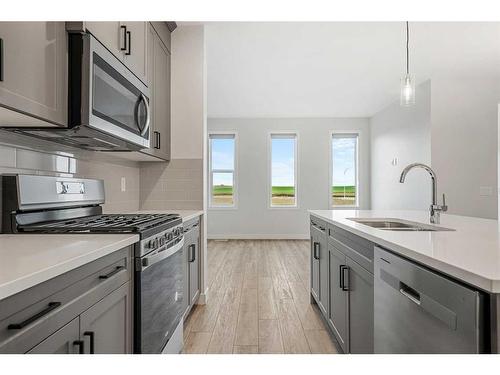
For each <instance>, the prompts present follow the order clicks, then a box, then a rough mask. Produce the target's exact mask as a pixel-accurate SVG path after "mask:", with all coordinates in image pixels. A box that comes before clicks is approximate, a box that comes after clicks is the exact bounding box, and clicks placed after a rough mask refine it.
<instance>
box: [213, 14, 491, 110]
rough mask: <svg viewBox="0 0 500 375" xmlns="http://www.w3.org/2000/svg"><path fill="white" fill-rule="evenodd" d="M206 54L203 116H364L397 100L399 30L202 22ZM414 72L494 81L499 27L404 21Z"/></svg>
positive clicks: (401, 55) (400, 26)
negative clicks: (206, 107)
mask: <svg viewBox="0 0 500 375" xmlns="http://www.w3.org/2000/svg"><path fill="white" fill-rule="evenodd" d="M206 48H207V51H206V52H207V74H208V79H207V86H208V116H209V117H212V118H214V117H369V116H371V115H373V114H374V113H376V112H377V111H379V110H380V109H382V108H383V107H385V106H386V105H388V104H389V103H391V102H393V101H394V100H399V84H400V79H401V76H402V75H403V74H404V69H405V65H404V64H405V60H404V59H405V25H404V22H401V23H395V22H330V23H296V22H290V23H261V22H259V23H236V22H231V23H208V24H206ZM410 71H411V73H412V74H413V75H414V77H415V78H416V80H417V82H423V81H425V80H427V79H429V78H432V77H433V76H436V75H438V76H444V75H450V76H455V77H466V76H471V77H473V76H481V77H484V76H498V75H500V23H410ZM417 100H418V98H417Z"/></svg>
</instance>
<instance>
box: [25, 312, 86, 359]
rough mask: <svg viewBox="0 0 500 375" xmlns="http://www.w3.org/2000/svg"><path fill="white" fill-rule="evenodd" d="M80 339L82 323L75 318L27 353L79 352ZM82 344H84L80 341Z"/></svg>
mask: <svg viewBox="0 0 500 375" xmlns="http://www.w3.org/2000/svg"><path fill="white" fill-rule="evenodd" d="M79 339H80V325H79V322H78V318H75V319H73V320H72V321H71V322H69V323H68V324H66V325H65V326H64V327H62V328H60V329H59V330H57V331H56V332H54V333H53V334H52V335H50V336H49V337H47V338H46V339H45V340H43V341H42V342H41V343H39V344H38V345H36V346H35V347H34V348H32V349H31V350H30V351H28V352H27V354H78V353H79V349H80V347H79V345H77V344H78V343H80V342H79ZM80 345H83V344H82V343H80Z"/></svg>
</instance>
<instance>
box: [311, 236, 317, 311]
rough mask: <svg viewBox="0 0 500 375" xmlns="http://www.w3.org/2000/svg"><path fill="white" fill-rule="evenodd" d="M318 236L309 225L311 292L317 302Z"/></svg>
mask: <svg viewBox="0 0 500 375" xmlns="http://www.w3.org/2000/svg"><path fill="white" fill-rule="evenodd" d="M318 244H319V242H318V238H317V235H316V233H315V232H314V230H313V228H312V227H311V294H312V295H313V297H314V299H316V302H319V259H317V258H319V256H318V255H317V253H318V251H317V247H318Z"/></svg>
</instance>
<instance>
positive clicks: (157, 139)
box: [153, 130, 161, 150]
mask: <svg viewBox="0 0 500 375" xmlns="http://www.w3.org/2000/svg"><path fill="white" fill-rule="evenodd" d="M153 133H154V136H155V146H154V148H155V149H157V150H159V149H160V148H161V145H160V132H157V131H156V130H155V131H154V132H153Z"/></svg>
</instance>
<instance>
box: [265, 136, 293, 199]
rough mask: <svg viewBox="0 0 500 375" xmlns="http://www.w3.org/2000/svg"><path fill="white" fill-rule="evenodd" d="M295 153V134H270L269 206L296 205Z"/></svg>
mask: <svg viewBox="0 0 500 375" xmlns="http://www.w3.org/2000/svg"><path fill="white" fill-rule="evenodd" d="M296 153H297V135H296V134H271V170H270V177H271V178H270V179H271V181H270V182H271V183H270V185H271V186H270V187H271V189H270V190H271V191H270V204H271V207H296V206H297V162H296Z"/></svg>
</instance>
